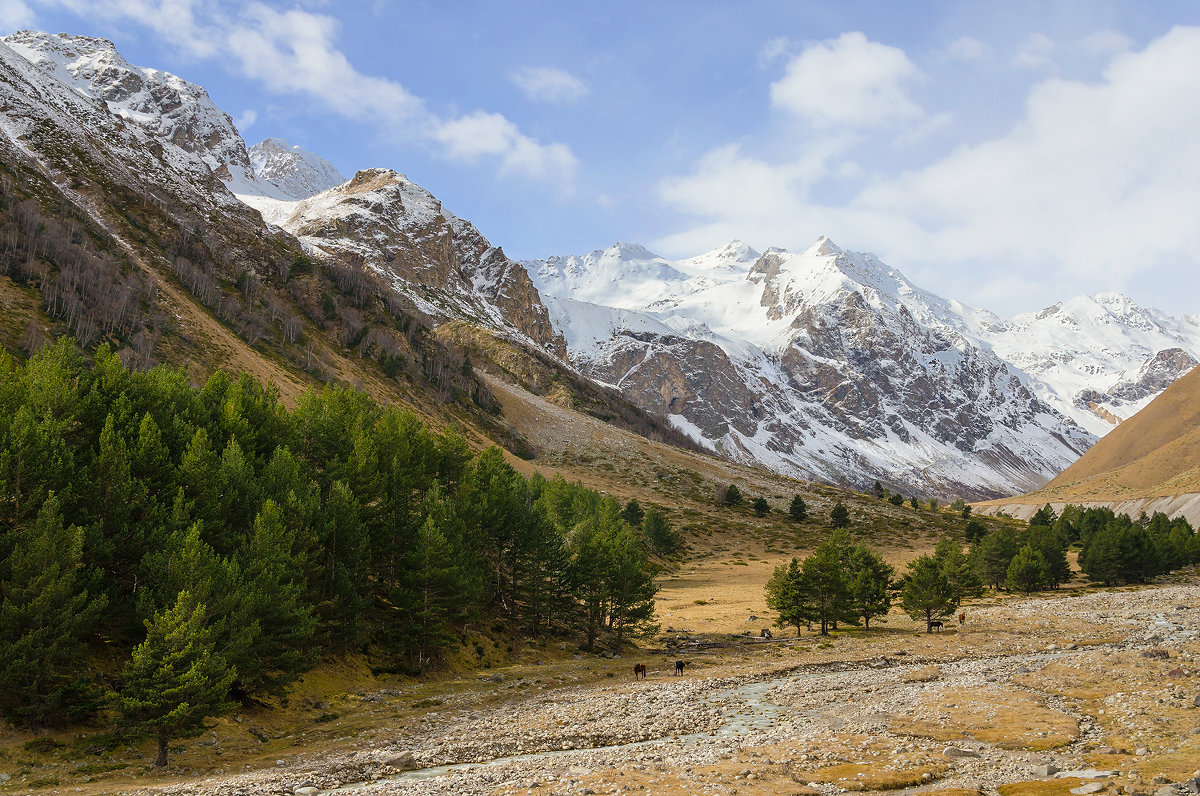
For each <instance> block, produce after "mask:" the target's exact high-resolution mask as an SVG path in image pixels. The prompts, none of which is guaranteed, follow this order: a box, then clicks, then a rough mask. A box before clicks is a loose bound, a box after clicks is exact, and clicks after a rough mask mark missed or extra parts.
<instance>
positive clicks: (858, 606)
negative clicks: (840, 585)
mask: <svg viewBox="0 0 1200 796" xmlns="http://www.w3.org/2000/svg"><path fill="white" fill-rule="evenodd" d="M848 569H849V585H850V602H851V609H850V610H851V613H852V614H853V615H854V616H855V617H857V618H860V619H862V620H863V627H865V628H867V629H868V630H869V629H870V627H871V620H872V619H873V618H874V617H877V616H887V613H888V611H889V610H891V607H892V593H891V591H889V590H888V586H889V584H890V581H891V578H892V574H893V572H894V570H893V569H892V567H891V566H890V565H889V564H887V563H885V562H884V560H883V559H882V558H881V557H880V556H879V554H878V553H876V552H875V551H874V550H872V549H871V548H869V547H867V546H866V545H862V544H859V545H855V546H854V548H853V550H852V551H851V553H850V559H849V566H848Z"/></svg>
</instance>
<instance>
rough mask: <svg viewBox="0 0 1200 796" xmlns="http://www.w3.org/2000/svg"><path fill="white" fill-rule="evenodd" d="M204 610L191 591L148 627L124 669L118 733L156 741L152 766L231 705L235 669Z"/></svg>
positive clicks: (155, 618)
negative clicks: (173, 744) (218, 646)
mask: <svg viewBox="0 0 1200 796" xmlns="http://www.w3.org/2000/svg"><path fill="white" fill-rule="evenodd" d="M205 613H206V609H205V607H204V606H203V605H201V604H199V603H197V602H196V600H195V598H194V597H192V595H191V593H190V592H187V591H182V592H180V593H179V595H178V596H177V597H176V600H175V604H174V605H173V606H172V607H171V608H169V609H167V610H165V611H163V612H161V613H158V614H156V615H155V616H154V618H153V619H151V620H149V621H147V622H146V640H145V641H143V642H142V643H141V644H139V645H138V646H137V647H136V648H135V649H134V651H133V657H132V658H130V660H129V663H128V664H126V666H125V671H124V676H123V678H122V679H123V680H124V687H123V688H122V689H121V692H120V694H119V695H118V698H117V710H118V718H117V723H118V726H119V727H120V728H122V729H123V730H125V731H127V732H129V733H130V734H133V735H136V736H142V737H152V738H154V739H155V740H156V741H157V742H158V758H157V760H156V761H155V765H156V766H160V767H161V766H165V765H166V764H167V745H168V744H169V743H170V742H171V741H172V740H175V739H176V738H194V737H195V736H197V735H199V734H200V733H202V732H204V729H205V726H204V720H205V719H206V718H209V717H212V716H219V715H221V714H222V713H224V712H226V711H228V710H230V709H231V708H232V707H233V705H232V703H230V702H229V700H228V695H229V687H230V686H231V685H232V684H233V680H234V677H235V675H236V672H235V670H234V669H233V668H232V667H231V666H229V664H228V663H226V662H225V659H224V658H223V657H222V656H221V655H220V654H219V653H218V652H217V651H216V643H215V635H216V634H215V632H214V629H213V628H210V627H206V626H205V620H204V617H205Z"/></svg>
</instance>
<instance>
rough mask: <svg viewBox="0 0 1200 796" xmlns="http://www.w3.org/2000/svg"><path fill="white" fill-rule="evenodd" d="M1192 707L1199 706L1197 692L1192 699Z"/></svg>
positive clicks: (1199, 701) (1199, 700)
mask: <svg viewBox="0 0 1200 796" xmlns="http://www.w3.org/2000/svg"><path fill="white" fill-rule="evenodd" d="M1192 707H1194V708H1200V694H1197V695H1196V698H1195V699H1193V700H1192Z"/></svg>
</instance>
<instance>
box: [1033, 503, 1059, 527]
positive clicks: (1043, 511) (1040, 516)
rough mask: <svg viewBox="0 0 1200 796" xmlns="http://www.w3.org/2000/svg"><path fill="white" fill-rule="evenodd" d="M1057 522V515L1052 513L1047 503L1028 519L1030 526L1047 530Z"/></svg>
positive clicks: (1052, 510)
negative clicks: (1042, 527)
mask: <svg viewBox="0 0 1200 796" xmlns="http://www.w3.org/2000/svg"><path fill="white" fill-rule="evenodd" d="M1057 521H1058V515H1057V514H1055V513H1054V509H1052V508H1051V507H1050V504H1049V503H1047V504H1046V505H1044V506H1042V507H1041V508H1040V509H1038V510H1037V511H1035V512H1034V513H1033V516H1032V517H1030V518H1029V524H1030V525H1042V526H1045V527H1047V528H1050V527H1053V526H1054V523H1055V522H1057Z"/></svg>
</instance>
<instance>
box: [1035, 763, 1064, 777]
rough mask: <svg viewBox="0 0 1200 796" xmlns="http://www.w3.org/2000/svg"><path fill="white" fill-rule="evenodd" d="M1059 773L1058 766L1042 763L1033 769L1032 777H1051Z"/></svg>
mask: <svg viewBox="0 0 1200 796" xmlns="http://www.w3.org/2000/svg"><path fill="white" fill-rule="evenodd" d="M1058 771H1059V768H1058V766H1056V765H1054V764H1053V763H1044V764H1043V765H1040V766H1034V767H1033V775H1034V776H1035V777H1052V776H1054V775H1055V774H1057V773H1058Z"/></svg>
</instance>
